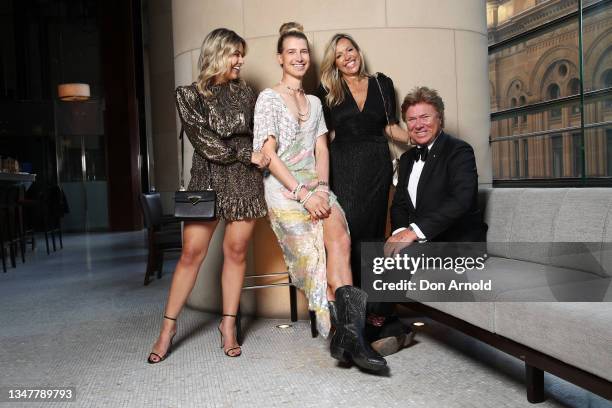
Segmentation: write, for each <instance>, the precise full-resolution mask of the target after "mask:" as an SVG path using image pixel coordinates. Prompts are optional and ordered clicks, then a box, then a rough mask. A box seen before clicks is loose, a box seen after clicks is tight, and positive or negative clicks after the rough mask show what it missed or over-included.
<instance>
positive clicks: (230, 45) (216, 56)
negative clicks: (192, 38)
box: [196, 28, 247, 96]
mask: <svg viewBox="0 0 612 408" xmlns="http://www.w3.org/2000/svg"><path fill="white" fill-rule="evenodd" d="M240 46H242V50H243V53H244V54H246V48H247V47H246V41H245V40H244V38H242V37H241V36H239V35H238V34H236V32H234V31H232V30H228V29H227V28H217V29H215V30H213V31H211V32H210V33H208V35H207V36H206V37H205V38H204V41H203V42H202V47H201V48H200V58H199V59H198V69H199V70H200V74H199V75H198V80H197V81H196V84H197V87H198V89H199V90H200V92H202V94H203V95H204V96H211V95H212V92H211V90H210V88H211V87H212V85H213V84H214V78H215V77H216V76H217V75H221V74H224V73H226V72H227V70H228V69H230V66H229V58H230V56H231V55H232V54H234V53H235V52H236V51H237V50H238V49H239V48H240Z"/></svg>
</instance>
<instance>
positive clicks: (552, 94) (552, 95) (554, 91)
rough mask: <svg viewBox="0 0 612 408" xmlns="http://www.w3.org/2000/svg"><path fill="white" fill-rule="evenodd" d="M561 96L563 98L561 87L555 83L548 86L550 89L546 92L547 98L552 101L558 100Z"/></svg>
mask: <svg viewBox="0 0 612 408" xmlns="http://www.w3.org/2000/svg"><path fill="white" fill-rule="evenodd" d="M559 96H561V89H559V85H557V84H554V83H553V84H550V85H548V89H547V90H546V98H547V99H549V100H551V99H557V98H559Z"/></svg>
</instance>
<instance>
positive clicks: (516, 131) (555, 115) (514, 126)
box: [491, 101, 580, 140]
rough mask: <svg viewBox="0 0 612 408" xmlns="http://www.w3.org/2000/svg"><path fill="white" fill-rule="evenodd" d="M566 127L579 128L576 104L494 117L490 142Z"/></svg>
mask: <svg viewBox="0 0 612 408" xmlns="http://www.w3.org/2000/svg"><path fill="white" fill-rule="evenodd" d="M568 127H580V109H579V103H578V102H573V101H571V102H565V103H560V104H558V105H555V106H550V107H542V108H538V109H535V108H532V109H527V110H525V111H521V112H520V113H508V114H504V115H496V116H495V117H494V118H493V119H492V120H491V140H496V139H499V138H502V137H508V136H520V135H526V134H531V133H536V132H545V131H554V130H557V129H566V128H568Z"/></svg>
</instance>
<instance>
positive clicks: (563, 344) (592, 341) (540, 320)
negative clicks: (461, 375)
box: [494, 302, 612, 381]
mask: <svg viewBox="0 0 612 408" xmlns="http://www.w3.org/2000/svg"><path fill="white" fill-rule="evenodd" d="M494 311H495V328H496V332H497V333H498V334H500V335H502V336H505V337H507V338H510V339H512V340H514V341H516V342H518V343H521V344H524V345H525V346H528V347H531V348H533V349H535V350H538V351H540V352H542V353H545V354H548V355H550V356H552V357H555V358H557V359H559V360H561V361H564V362H566V363H568V364H571V365H573V366H575V367H578V368H581V369H583V370H585V371H588V372H590V373H592V374H595V375H597V376H600V377H602V378H604V379H606V380H608V381H612V354H610V350H612V302H583V303H577V302H539V303H518V302H510V303H505V302H497V303H495V307H494Z"/></svg>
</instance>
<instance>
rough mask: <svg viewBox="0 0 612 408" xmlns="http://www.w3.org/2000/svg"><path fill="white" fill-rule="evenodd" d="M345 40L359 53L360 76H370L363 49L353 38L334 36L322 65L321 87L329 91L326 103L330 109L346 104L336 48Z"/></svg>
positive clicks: (345, 35) (343, 35) (326, 50)
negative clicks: (339, 42)
mask: <svg viewBox="0 0 612 408" xmlns="http://www.w3.org/2000/svg"><path fill="white" fill-rule="evenodd" d="M343 38H345V39H347V40H349V41H350V42H351V44H353V47H355V49H356V50H357V52H358V53H359V58H360V59H361V62H360V64H359V76H369V75H370V74H368V72H367V70H366V67H365V59H364V57H363V52H361V48H360V47H359V45H358V44H357V43H356V42H355V40H354V39H353V37H351V36H350V35H348V34H344V33H338V34H336V35H334V36H333V37H332V39H331V40H330V41H329V44H327V48H326V49H325V55H324V56H323V62H322V64H321V85H323V88H325V90H326V91H327V96H326V97H325V102H326V103H327V105H328V106H330V107H332V106H337V105H340V104H341V103H342V102H344V86H345V84H344V79H342V75H341V74H340V72H339V71H338V68H337V67H336V48H337V47H338V41H340V40H342V39H343Z"/></svg>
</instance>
